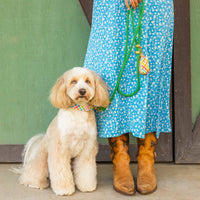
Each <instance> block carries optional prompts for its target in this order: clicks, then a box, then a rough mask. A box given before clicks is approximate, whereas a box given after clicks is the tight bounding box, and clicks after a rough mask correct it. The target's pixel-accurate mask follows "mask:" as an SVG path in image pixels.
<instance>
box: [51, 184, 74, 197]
mask: <svg viewBox="0 0 200 200" xmlns="http://www.w3.org/2000/svg"><path fill="white" fill-rule="evenodd" d="M52 189H53V191H54V192H55V194H56V195H62V196H64V195H72V194H73V193H74V192H75V186H74V185H70V186H68V187H53V188H52Z"/></svg>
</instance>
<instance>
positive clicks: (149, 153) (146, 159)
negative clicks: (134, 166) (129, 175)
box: [137, 133, 157, 194]
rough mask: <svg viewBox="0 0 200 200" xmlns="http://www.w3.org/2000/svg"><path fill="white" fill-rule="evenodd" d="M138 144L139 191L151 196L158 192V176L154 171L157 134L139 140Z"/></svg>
mask: <svg viewBox="0 0 200 200" xmlns="http://www.w3.org/2000/svg"><path fill="white" fill-rule="evenodd" d="M137 143H138V151H139V152H138V156H137V160H138V175H137V191H138V192H139V193H141V194H149V193H152V192H154V191H155V190H156V188H157V183H156V175H155V169H154V162H155V160H154V159H155V156H156V154H155V152H154V150H155V145H156V143H157V139H156V135H155V133H148V134H146V135H145V139H139V138H137Z"/></svg>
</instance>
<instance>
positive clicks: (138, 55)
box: [97, 0, 145, 111]
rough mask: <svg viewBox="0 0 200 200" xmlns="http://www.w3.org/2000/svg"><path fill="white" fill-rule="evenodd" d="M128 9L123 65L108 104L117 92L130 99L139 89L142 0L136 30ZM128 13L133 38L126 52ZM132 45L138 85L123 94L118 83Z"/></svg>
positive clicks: (102, 108)
mask: <svg viewBox="0 0 200 200" xmlns="http://www.w3.org/2000/svg"><path fill="white" fill-rule="evenodd" d="M130 7H131V9H130V10H128V12H127V20H126V45H125V53H124V60H123V63H122V68H121V70H120V73H119V77H118V79H117V84H116V86H115V89H114V91H113V94H112V96H111V98H110V103H111V102H112V100H113V99H114V96H115V94H116V92H117V91H118V92H119V94H121V95H122V96H125V97H132V96H133V95H135V94H136V93H137V92H138V91H139V89H140V74H139V65H140V53H141V49H142V47H141V46H140V43H141V37H142V28H141V24H142V18H143V15H144V7H145V5H144V0H142V6H141V5H140V4H138V7H139V21H138V26H137V29H136V30H135V26H134V15H133V7H132V6H131V5H130ZM130 12H131V21H132V27H133V34H134V36H133V40H132V42H131V46H130V49H129V50H128V36H129V18H130ZM137 35H138V40H137ZM134 44H136V45H135V47H136V51H135V54H137V81H138V85H137V88H136V89H135V91H134V92H132V93H131V94H125V93H123V92H122V91H121V90H120V88H119V85H120V81H121V77H122V75H123V72H124V69H125V67H126V64H127V62H128V59H129V57H130V54H131V52H132V50H133V46H134ZM105 109H106V108H104V107H101V108H97V110H99V111H104V110H105Z"/></svg>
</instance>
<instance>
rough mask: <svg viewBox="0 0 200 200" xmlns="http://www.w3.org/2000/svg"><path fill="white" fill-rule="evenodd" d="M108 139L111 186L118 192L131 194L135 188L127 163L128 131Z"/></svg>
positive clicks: (128, 157) (128, 161)
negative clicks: (111, 167)
mask: <svg viewBox="0 0 200 200" xmlns="http://www.w3.org/2000/svg"><path fill="white" fill-rule="evenodd" d="M108 141H109V145H110V148H111V159H112V162H113V187H114V189H115V190H116V191H117V192H119V193H122V194H126V195H133V194H135V192H136V190H135V185H134V180H133V176H132V173H131V169H130V165H129V164H130V156H129V152H128V145H129V133H126V134H123V135H121V136H118V137H113V138H109V139H108Z"/></svg>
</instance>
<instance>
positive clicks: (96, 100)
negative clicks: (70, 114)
mask: <svg viewBox="0 0 200 200" xmlns="http://www.w3.org/2000/svg"><path fill="white" fill-rule="evenodd" d="M50 99H51V102H52V104H53V105H54V106H55V107H57V108H67V107H70V106H72V105H74V104H75V103H77V104H83V103H89V104H90V105H94V106H96V107H107V106H108V105H109V94H108V90H107V86H106V84H105V82H104V81H103V80H102V79H101V78H100V77H99V76H98V75H97V74H96V73H95V72H93V71H91V70H89V69H87V68H82V67H75V68H73V69H71V70H69V71H67V72H65V73H64V74H63V75H62V76H61V77H60V78H59V79H58V80H57V82H56V84H55V85H54V87H53V88H52V91H51V95H50Z"/></svg>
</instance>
